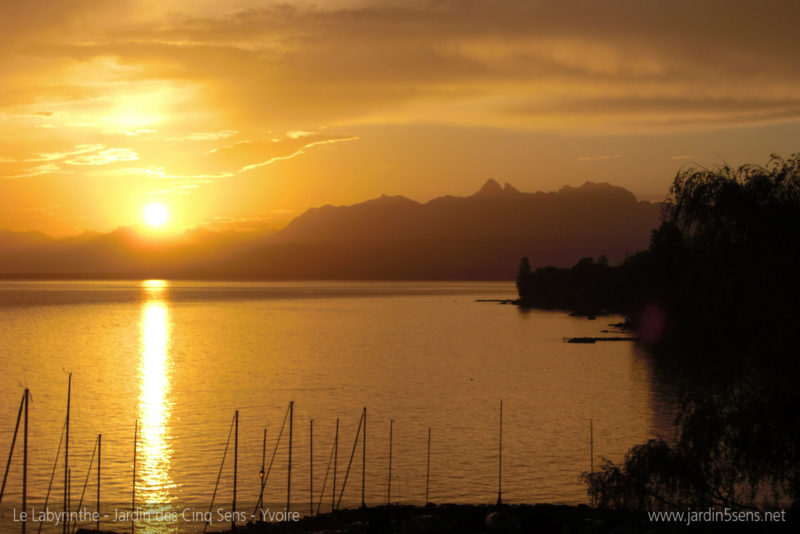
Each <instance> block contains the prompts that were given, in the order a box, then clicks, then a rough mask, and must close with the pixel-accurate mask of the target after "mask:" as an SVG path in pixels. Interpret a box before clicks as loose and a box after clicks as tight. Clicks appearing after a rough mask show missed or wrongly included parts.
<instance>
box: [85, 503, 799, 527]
mask: <svg viewBox="0 0 800 534" xmlns="http://www.w3.org/2000/svg"><path fill="white" fill-rule="evenodd" d="M694 513H695V516H694V518H695V519H696V520H695V521H691V522H690V524H688V525H687V516H684V519H683V520H682V521H679V520H676V519H673V520H671V521H668V520H663V518H662V520H658V519H656V518H651V517H648V514H646V513H635V512H620V511H613V510H608V509H599V508H592V507H589V506H586V505H578V506H566V505H554V504H535V505H529V504H518V505H504V506H501V507H499V508H498V507H497V506H494V505H488V504H487V505H463V504H443V505H428V506H407V505H393V506H379V507H374V508H360V509H352V510H340V511H337V512H333V513H327V514H321V515H319V516H316V517H314V518H313V519H309V518H308V517H303V518H302V519H300V520H299V521H295V522H292V521H290V522H280V523H255V524H254V523H249V524H247V525H241V526H239V527H237V528H236V530H235V532H237V533H276V534H277V533H287V532H289V533H296V534H305V533H312V532H316V533H346V534H360V533H365V534H366V533H375V534H384V533H385V534H428V533H430V534H433V533H443V534H450V533H452V534H462V533H463V534H472V533H476V534H477V533H485V534H511V533H528V532H535V533H543V534H547V533H553V534H556V533H557V534H605V533H609V534H628V533H630V534H634V533H673V532H742V533H745V532H746V533H761V532H765V533H766V532H796V530H795V528H796V526H797V525H796V521H794V520H793V519H792V517H791V516H790V514H789V512H786V513H785V514H784V520H783V521H769V522H766V521H764V520H763V518H762V520H761V521H755V520H753V518H752V517H749V520H747V521H744V520H742V519H744V516H739V518H741V519H739V520H737V521H733V520H732V519H733V515H729V516H728V519H727V520H725V519H723V516H724V512H722V511H720V512H719V513H720V514H723V515H720V516H719V517H717V518H716V519H715V518H713V517H710V513H708V512H706V513H705V517H702V516H703V513H704V511H701V510H698V511H694ZM737 513H738V512H737ZM126 532H127V531H126ZM208 532H215V533H217V534H222V533H231V532H234V531H231V530H230V529H224V530H220V529H218V528H213V529H209V531H208ZM77 534H116V533H115V532H114V531H109V532H100V533H98V532H97V531H95V530H87V529H80V530H78V532H77Z"/></svg>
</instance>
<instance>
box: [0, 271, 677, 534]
mask: <svg viewBox="0 0 800 534" xmlns="http://www.w3.org/2000/svg"><path fill="white" fill-rule="evenodd" d="M513 296H514V287H513V284H510V283H439V282H436V283H394V282H391V283H390V282H386V283H381V282H341V283H337V282H316V283H192V282H163V281H145V282H3V283H0V341H2V353H3V356H2V359H0V459H2V460H3V462H5V460H6V459H7V457H8V451H9V448H10V444H11V437H12V434H13V429H14V423H15V420H16V416H17V410H18V408H19V400H20V397H21V395H22V391H23V389H24V388H25V387H28V388H30V390H31V394H32V401H31V403H30V434H29V466H30V467H29V472H28V477H29V494H28V503H29V507H30V506H31V505H33V506H37V507H41V505H42V503H43V502H44V499H45V494H46V492H47V488H48V483H49V481H50V477H51V472H52V469H53V462H54V459H55V455H56V450H57V447H58V443H59V436H60V434H61V430H62V426H63V421H64V416H65V411H66V393H67V373H68V372H72V414H71V428H70V467H71V469H72V474H71V480H72V490H71V495H72V505H71V506H72V508H73V509H76V508H77V507H78V502H79V500H80V496H81V492H82V490H83V487H84V481H85V480H86V476H87V468H88V466H89V460H90V457H91V456H92V450H93V447H94V443H95V440H96V437H97V434H102V435H103V438H102V444H103V448H102V490H101V491H102V500H103V503H104V508H108V510H104V513H108V514H110V518H112V517H113V514H114V509H120V510H122V509H123V508H124V507H126V506H127V507H130V502H131V475H132V455H133V436H134V425H135V423H136V421H138V425H139V441H138V445H137V447H138V451H137V482H136V501H137V503H139V504H140V505H144V504H145V503H159V504H161V505H164V506H166V509H174V510H177V511H179V512H180V511H182V510H183V509H184V508H190V509H194V510H197V511H203V510H208V507H209V504H210V501H211V495H212V492H213V491H214V484H215V481H216V479H217V475H218V473H219V469H220V462H221V461H222V457H223V451H224V450H225V445H226V440H227V439H228V435H229V430H230V428H231V421H232V417H233V413H234V411H235V410H237V409H238V410H239V411H240V425H239V456H238V473H239V477H238V488H239V490H238V503H239V504H238V505H237V510H240V511H243V512H247V513H248V514H249V513H250V512H252V511H253V506H254V503H255V500H256V499H257V497H258V493H259V480H260V478H259V470H260V468H261V462H262V439H263V429H264V427H267V428H268V436H267V463H269V460H270V457H271V455H272V450H273V447H274V446H275V442H276V440H277V437H278V432H279V430H280V427H281V422H282V421H283V418H284V415H285V413H286V409H287V404H288V402H289V401H290V400H293V401H294V402H295V409H294V425H293V436H292V437H293V443H294V447H293V461H292V465H293V474H292V504H291V506H292V508H293V509H295V510H297V511H299V512H301V513H302V514H307V513H308V509H309V426H310V424H309V421H310V419H312V418H313V420H314V426H313V438H314V465H313V468H314V491H315V496H314V500H315V501H316V500H318V499H319V498H320V497H319V492H320V490H321V488H322V485H323V479H324V478H325V472H326V468H327V467H328V464H329V458H330V454H331V445H332V443H333V437H334V428H335V423H336V418H337V417H338V418H340V447H339V457H338V472H337V490H336V491H337V499H338V493H339V492H340V491H341V482H342V479H343V478H344V473H345V470H346V467H347V463H348V460H349V457H350V453H351V451H352V448H353V439H354V437H355V434H356V428H357V426H358V422H359V417H360V413H361V409H362V407H364V406H366V407H367V408H368V418H367V422H368V423H367V473H366V477H365V478H366V501H367V504H381V503H384V502H385V501H386V497H387V494H386V490H387V488H386V475H387V467H388V447H389V440H388V437H389V420H390V419H393V420H394V434H393V435H394V439H393V459H392V470H393V476H392V486H391V488H392V496H391V497H392V501H400V502H404V503H423V502H424V499H425V473H426V447H427V431H428V427H430V428H431V436H432V439H431V443H432V445H431V465H430V500H431V501H434V502H445V501H447V502H473V503H479V502H492V501H494V500H495V499H496V498H497V456H498V450H497V449H498V448H497V441H498V404H499V401H500V399H501V398H502V399H503V402H504V421H503V425H504V436H503V443H504V450H503V497H504V500H506V501H509V502H523V501H524V502H540V501H547V502H564V503H578V502H586V494H585V488H584V486H583V485H582V484H581V482H580V480H579V475H580V473H581V472H583V471H587V470H588V469H589V465H590V464H589V457H590V454H589V421H590V420H593V422H594V450H595V453H596V457H595V465H597V464H598V463H599V460H600V457H601V456H605V457H608V458H611V459H614V460H619V459H621V458H622V456H623V454H624V452H625V451H626V450H627V449H628V448H629V447H630V446H632V445H634V444H636V443H640V442H642V441H644V440H646V439H647V438H649V437H652V436H654V435H655V434H662V435H666V434H667V433H668V432H669V422H670V412H671V409H670V405H671V400H670V398H671V396H670V394H669V393H668V388H667V387H666V386H664V385H662V384H659V383H658V381H657V380H655V379H654V376H653V373H652V370H651V368H650V365H649V361H648V359H647V357H646V356H645V355H643V354H641V353H639V352H638V351H637V350H636V349H635V347H634V346H633V345H632V344H630V343H597V344H594V345H579V344H567V343H564V342H563V338H564V337H565V336H596V335H601V334H600V330H602V329H604V328H608V326H607V324H608V323H611V322H616V321H617V320H619V318H618V317H613V316H612V317H600V318H598V319H597V320H596V321H588V320H586V319H580V318H572V317H569V316H567V315H566V314H564V313H559V312H542V311H532V312H528V313H523V312H520V310H518V309H517V308H516V307H515V306H503V305H498V304H495V303H476V302H475V299H476V298H510V297H513ZM287 427H288V425H287ZM286 434H288V428H286V429H285V431H284V438H283V439H282V440H281V444H280V446H279V447H278V452H277V454H276V456H275V461H274V465H273V468H272V472H271V474H270V479H269V481H268V484H267V486H266V490H265V497H264V500H265V502H266V503H268V504H269V505H272V507H273V508H277V507H281V508H282V507H283V506H285V502H286V478H287V474H286V466H287V453H288V443H287V439H286V438H287V437H288V436H287V435H286ZM21 452H22V450H21V437H20V440H19V441H18V448H17V449H16V451H15V457H14V462H13V464H12V470H11V473H10V474H9V479H8V486H7V488H6V494H5V496H4V497H3V505H2V517H0V529H2V530H3V531H6V530H7V529H9V528H12V527H11V526H10V525H13V506H14V505H16V506H19V504H20V503H21ZM231 454H232V444H231V451H229V456H228V459H227V460H226V464H225V467H224V469H223V471H222V477H221V480H220V486H219V490H218V492H217V501H216V502H217V503H218V504H217V505H215V507H214V509H215V510H216V508H217V506H223V507H226V509H228V510H229V509H230V502H231V497H232V482H231V476H232V461H231V460H232V458H231V456H230V455H231ZM360 458H361V457H360V448H359V449H358V451H357V452H356V456H355V459H354V461H353V469H352V470H351V472H350V476H349V478H348V482H347V486H346V488H345V490H344V495H343V498H342V503H343V506H346V505H357V504H359V503H360V492H361V460H360ZM62 462H63V457H62V458H61V459H59V466H58V468H57V475H56V477H55V482H54V484H53V494H52V496H51V498H50V502H51V506H52V509H53V510H55V511H60V510H61V509H62V506H63V493H64V488H63V485H64V475H63V463H62ZM94 477H95V475H94V473H92V475H91V477H90V478H89V483H88V489H87V490H86V494H85V497H84V506H88V508H89V509H90V510H93V509H94V506H95V499H96V493H95V491H96V490H95V487H96V486H95V485H96V479H95V478H94ZM330 477H332V475H329V478H328V481H327V483H326V487H325V495H324V497H323V502H324V503H325V504H324V505H323V508H322V509H323V511H324V510H326V509H330V506H331V504H330V503H331V479H330ZM151 519H152V518H151ZM215 519H216V517H215ZM103 525H104V526H106V527H107V528H118V529H121V528H122V527H124V526H125V525H126V524H122V525H119V524H114V523H112V522H111V521H110V520H105V521H104V523H103ZM198 525H202V524H201V523H195V524H191V523H185V522H183V521H179V522H177V523H166V524H164V523H159V522H157V521H151V523H150V524H147V525H144V524H143V526H142V528H141V531H148V532H149V531H152V532H177V531H184V530H191V529H192V528H196V527H197V526H198ZM215 526H218V527H221V526H224V523H223V524H220V525H215ZM13 528H14V529H15V530H16V528H18V526H17V527H13ZM47 530H48V529H45V531H47ZM60 530H61V529H60V528H59V529H57V531H59V532H60ZM137 531H139V529H137Z"/></svg>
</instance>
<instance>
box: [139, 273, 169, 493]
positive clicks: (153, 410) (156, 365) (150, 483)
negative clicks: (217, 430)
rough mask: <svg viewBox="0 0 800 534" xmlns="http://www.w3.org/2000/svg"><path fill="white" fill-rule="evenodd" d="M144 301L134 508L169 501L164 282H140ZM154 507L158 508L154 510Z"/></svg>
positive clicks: (167, 334)
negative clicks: (135, 505)
mask: <svg viewBox="0 0 800 534" xmlns="http://www.w3.org/2000/svg"><path fill="white" fill-rule="evenodd" d="M142 289H143V291H144V292H145V299H144V302H143V305H142V320H141V359H140V360H139V407H138V418H139V442H138V447H139V452H138V465H137V470H138V473H137V488H136V501H137V505H145V504H150V505H159V504H161V505H166V504H168V503H169V502H170V496H171V490H172V489H173V488H174V487H175V483H174V482H173V480H172V475H171V469H170V467H171V466H170V462H171V458H172V446H171V444H170V435H169V428H170V426H169V419H170V414H171V402H170V400H169V397H170V386H171V383H170V381H171V375H172V363H171V361H170V357H169V343H170V318H169V310H168V307H167V301H166V298H165V297H166V292H167V290H168V284H167V282H166V281H163V280H145V281H144V282H142ZM155 508H157V506H156V507H155Z"/></svg>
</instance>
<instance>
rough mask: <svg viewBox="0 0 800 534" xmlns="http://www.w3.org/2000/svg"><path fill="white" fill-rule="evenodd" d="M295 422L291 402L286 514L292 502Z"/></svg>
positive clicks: (290, 403) (291, 403) (291, 402)
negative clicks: (293, 433)
mask: <svg viewBox="0 0 800 534" xmlns="http://www.w3.org/2000/svg"><path fill="white" fill-rule="evenodd" d="M293 422H294V401H289V469H288V474H287V478H286V513H287V514H288V513H289V509H290V508H289V506H290V505H291V501H292V425H293Z"/></svg>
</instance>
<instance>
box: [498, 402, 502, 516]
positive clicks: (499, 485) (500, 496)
mask: <svg viewBox="0 0 800 534" xmlns="http://www.w3.org/2000/svg"><path fill="white" fill-rule="evenodd" d="M499 451H500V454H499V456H498V458H497V506H500V505H501V504H502V503H503V399H500V446H499Z"/></svg>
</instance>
